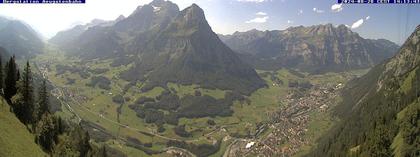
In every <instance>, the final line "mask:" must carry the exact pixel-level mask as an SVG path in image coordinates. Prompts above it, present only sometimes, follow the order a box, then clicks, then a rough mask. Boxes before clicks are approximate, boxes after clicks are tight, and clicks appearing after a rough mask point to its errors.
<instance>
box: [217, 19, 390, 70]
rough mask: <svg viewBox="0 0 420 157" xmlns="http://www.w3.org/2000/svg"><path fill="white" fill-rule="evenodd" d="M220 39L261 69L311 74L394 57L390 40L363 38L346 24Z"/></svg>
mask: <svg viewBox="0 0 420 157" xmlns="http://www.w3.org/2000/svg"><path fill="white" fill-rule="evenodd" d="M221 39H222V40H223V41H224V42H225V43H226V44H227V45H228V46H229V47H231V48H232V49H234V50H235V51H236V52H238V53H240V54H242V57H243V58H244V59H245V60H247V61H248V62H250V63H252V64H253V65H255V66H256V67H257V68H260V69H267V70H273V69H278V68H280V67H291V68H298V69H301V70H304V71H309V72H325V71H341V70H349V69H357V68H367V67H372V66H373V65H376V64H378V63H379V62H381V61H383V60H384V59H387V58H389V57H391V56H392V54H394V53H395V52H396V51H397V49H398V46H397V45H396V44H394V43H392V42H390V41H387V40H384V39H380V40H369V39H363V38H362V37H360V36H359V35H358V34H357V33H354V32H352V31H351V30H350V29H348V28H347V27H346V26H344V25H340V26H338V27H334V26H333V25H331V24H327V25H317V26H311V27H303V26H299V27H291V28H289V29H287V30H284V31H265V32H261V31H257V30H251V31H249V32H243V33H239V32H237V33H234V34H233V35H229V36H221Z"/></svg>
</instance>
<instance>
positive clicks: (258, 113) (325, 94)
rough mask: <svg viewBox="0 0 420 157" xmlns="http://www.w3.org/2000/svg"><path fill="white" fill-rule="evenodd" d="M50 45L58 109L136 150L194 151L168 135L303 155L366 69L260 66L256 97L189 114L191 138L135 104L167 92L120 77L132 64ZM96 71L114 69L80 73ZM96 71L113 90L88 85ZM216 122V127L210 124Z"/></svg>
mask: <svg viewBox="0 0 420 157" xmlns="http://www.w3.org/2000/svg"><path fill="white" fill-rule="evenodd" d="M47 51H48V52H47V53H45V54H44V55H41V56H38V57H37V58H36V59H35V62H36V64H37V67H38V69H39V71H40V73H42V75H43V76H44V77H45V78H48V80H49V81H50V82H52V84H54V90H53V91H52V94H53V96H54V97H56V98H58V99H59V100H60V101H61V103H62V105H63V106H62V111H60V112H57V113H56V114H59V115H61V116H63V117H66V118H67V119H69V120H73V121H75V122H81V124H82V125H84V126H85V127H87V129H88V130H89V133H90V134H91V136H92V138H93V139H95V141H96V142H97V143H98V144H101V143H106V144H108V145H109V146H111V147H112V148H115V149H118V150H120V151H121V152H123V153H125V154H127V155H128V156H162V155H167V156H171V155H174V154H184V155H186V156H194V153H193V152H191V150H187V149H181V148H175V147H168V146H167V143H168V141H185V142H187V143H191V144H194V145H196V146H198V145H217V148H218V150H216V151H215V152H214V153H212V155H211V156H238V155H241V156H256V155H262V156H272V155H284V156H300V155H303V154H305V152H307V151H308V150H310V149H311V148H312V146H314V145H315V140H316V139H317V138H318V137H320V136H321V135H322V134H323V133H324V132H325V131H326V130H328V129H329V127H330V126H331V125H332V124H333V123H334V121H335V119H334V118H333V117H332V116H331V115H330V109H331V107H333V106H334V105H335V104H337V102H338V101H340V97H339V96H338V92H339V90H340V88H341V87H343V86H344V84H345V83H346V82H347V81H348V80H349V79H351V78H353V77H356V76H358V75H361V74H363V73H364V72H366V70H360V71H352V72H345V73H328V74H324V75H308V74H305V73H299V72H296V71H293V70H287V69H282V70H279V71H276V72H267V71H258V73H259V74H260V75H261V76H262V78H264V80H265V81H266V83H267V84H268V85H269V86H268V87H267V88H262V89H259V90H258V91H256V92H254V93H253V94H252V95H251V96H249V97H248V98H247V99H248V100H249V102H235V103H234V104H233V106H232V107H231V108H232V110H233V111H234V113H233V115H232V116H228V117H219V116H216V117H205V118H192V119H187V118H181V119H180V120H179V124H178V125H185V130H186V131H187V132H189V133H191V136H190V137H181V136H179V135H177V134H175V133H174V131H173V130H174V128H175V127H176V126H173V125H168V124H164V126H163V127H164V129H165V131H163V132H160V133H159V132H158V131H157V130H158V127H157V126H156V125H154V124H149V123H145V122H144V121H143V120H142V119H141V118H139V117H137V116H136V112H135V111H134V110H132V109H131V108H129V105H130V104H133V103H134V101H135V100H136V99H137V98H139V97H141V96H147V97H156V96H158V95H159V94H160V93H161V92H162V91H164V89H163V88H160V87H157V88H154V89H152V90H151V91H148V92H141V91H140V90H139V88H140V87H141V86H142V83H137V84H135V85H130V84H129V82H126V81H123V80H122V79H120V78H118V76H119V75H118V74H119V72H121V71H124V70H127V69H128V67H130V66H131V65H127V66H120V67H111V66H110V64H111V62H107V61H104V62H100V61H95V60H94V61H91V62H81V61H80V60H78V59H77V58H71V57H66V56H64V55H63V53H62V52H59V51H58V50H55V49H53V48H49V49H48V50H47ZM64 65H65V66H69V67H71V68H74V69H76V70H73V71H72V70H69V71H64V72H59V70H60V69H59V68H58V67H60V66H64ZM95 69H107V70H104V72H103V73H93V72H90V73H89V75H90V76H88V77H87V76H83V74H82V73H81V72H80V71H77V70H82V71H92V70H95ZM92 77H105V78H107V79H109V80H110V82H111V83H110V84H111V85H110V88H109V89H101V88H98V87H95V86H93V87H90V86H87V84H89V83H90V81H91V78H92ZM168 86H169V87H170V88H171V89H174V90H176V93H177V94H178V96H179V97H183V96H185V95H188V94H194V92H195V91H197V90H199V91H201V93H203V94H204V95H209V96H211V97H214V98H223V97H224V95H225V93H226V92H227V91H223V90H218V89H204V88H200V87H198V86H196V85H191V86H183V85H177V84H168ZM116 95H121V96H122V97H123V98H124V100H123V102H122V103H120V104H119V103H116V102H115V101H113V97H115V96H116ZM209 120H212V121H214V122H215V124H216V125H209V124H208V123H207V122H208V121H209Z"/></svg>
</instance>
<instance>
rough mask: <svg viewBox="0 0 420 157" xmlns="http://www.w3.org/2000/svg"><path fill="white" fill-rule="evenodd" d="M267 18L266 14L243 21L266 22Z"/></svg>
mask: <svg viewBox="0 0 420 157" xmlns="http://www.w3.org/2000/svg"><path fill="white" fill-rule="evenodd" d="M268 19H269V17H268V16H264V17H257V18H254V19H251V20H249V21H246V22H245V23H266V22H267V20H268Z"/></svg>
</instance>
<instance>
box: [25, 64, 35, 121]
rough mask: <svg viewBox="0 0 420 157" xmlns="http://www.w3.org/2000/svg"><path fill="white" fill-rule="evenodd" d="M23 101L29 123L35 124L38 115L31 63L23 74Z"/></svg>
mask: <svg viewBox="0 0 420 157" xmlns="http://www.w3.org/2000/svg"><path fill="white" fill-rule="evenodd" d="M22 82H23V92H22V95H23V100H24V107H25V111H26V114H27V115H26V116H27V122H29V123H33V122H35V121H36V119H35V117H36V116H37V113H36V111H35V109H36V107H35V103H34V96H33V94H34V92H33V87H32V72H31V66H30V65H29V62H26V67H25V69H24V72H23V79H22Z"/></svg>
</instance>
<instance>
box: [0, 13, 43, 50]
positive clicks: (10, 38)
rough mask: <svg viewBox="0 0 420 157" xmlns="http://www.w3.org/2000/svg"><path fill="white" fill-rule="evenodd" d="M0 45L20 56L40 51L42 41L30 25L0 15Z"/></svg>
mask: <svg viewBox="0 0 420 157" xmlns="http://www.w3.org/2000/svg"><path fill="white" fill-rule="evenodd" d="M0 46H1V47H4V48H5V49H6V50H7V51H8V52H9V53H11V54H15V55H16V56H17V57H18V58H20V57H30V56H34V55H36V54H39V53H42V51H43V48H44V42H43V41H42V40H41V39H40V38H39V36H38V34H37V33H36V32H35V31H34V30H33V29H32V28H31V27H30V26H28V25H26V24H24V23H22V22H20V21H16V20H9V19H6V18H2V17H0Z"/></svg>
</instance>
